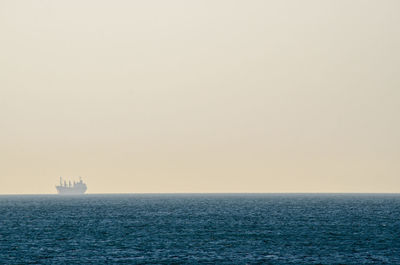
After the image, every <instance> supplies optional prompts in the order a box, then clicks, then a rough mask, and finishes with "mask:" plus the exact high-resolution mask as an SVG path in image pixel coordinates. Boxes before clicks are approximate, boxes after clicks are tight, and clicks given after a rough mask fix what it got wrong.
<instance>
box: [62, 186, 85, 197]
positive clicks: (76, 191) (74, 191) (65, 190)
mask: <svg viewBox="0 0 400 265" xmlns="http://www.w3.org/2000/svg"><path fill="white" fill-rule="evenodd" d="M56 188H57V192H58V194H60V195H82V194H84V193H85V192H86V187H82V188H70V187H63V186H57V187H56Z"/></svg>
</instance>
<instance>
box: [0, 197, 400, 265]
mask: <svg viewBox="0 0 400 265" xmlns="http://www.w3.org/2000/svg"><path fill="white" fill-rule="evenodd" d="M0 263H1V264H182V263H186V264H400V196H399V195H367V194H359V195H350V194H347V195H339V194H338V195H333V194H330V195H316V194H303V195H301V194H298V195H294V194H259V195H245V194H243V195H240V194H236V195H222V194H221V195H199V194H197V195H85V196H78V197H58V196H56V195H54V196H51V195H48V196H0Z"/></svg>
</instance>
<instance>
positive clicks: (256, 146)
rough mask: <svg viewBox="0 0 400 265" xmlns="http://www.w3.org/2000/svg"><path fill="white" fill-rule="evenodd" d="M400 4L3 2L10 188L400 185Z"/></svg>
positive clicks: (2, 157)
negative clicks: (80, 183) (81, 183)
mask: <svg viewBox="0 0 400 265" xmlns="http://www.w3.org/2000/svg"><path fill="white" fill-rule="evenodd" d="M398 10H400V2H399V1H397V0H384V1H358V0H353V1H347V0H346V1H342V0H339V1H338V0H323V1H321V0H305V1H294V0H293V1H290V0H288V1H281V0H279V1H263V0H254V1H227V0H220V1H208V0H206V1H183V0H171V1H161V0H155V1H126V0H118V1H107V0H100V1H97V0H96V1H94V0H84V1H61V0H52V1H12V0H4V1H1V2H0V32H1V34H0V47H1V49H0V58H1V60H0V161H1V166H0V193H1V194H27V193H30V194H32V193H34V194H41V193H55V192H56V190H55V188H54V186H55V185H56V184H57V183H58V178H59V176H63V177H66V178H68V177H75V176H76V177H75V180H77V176H82V177H83V178H84V180H85V182H87V183H88V192H89V193H132V192H133V193H134V192H145V193H146V192H147V193H151V192H155V193H158V192H161V193H163V192H168V193H174V192H398V191H399V190H400V180H399V179H400V178H399V172H400V161H399V158H400V153H399V152H400V151H399V150H400V141H399V135H400V120H399V119H400V115H399V113H400V109H399V108H400V107H399V106H400V104H399V98H400V90H399V87H400V73H399V69H400V50H399V47H400V27H399V25H400V16H399V12H398Z"/></svg>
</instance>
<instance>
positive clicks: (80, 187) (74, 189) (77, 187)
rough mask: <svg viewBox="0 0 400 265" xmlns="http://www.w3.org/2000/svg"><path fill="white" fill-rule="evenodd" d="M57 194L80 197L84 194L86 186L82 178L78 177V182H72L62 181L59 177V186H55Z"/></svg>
mask: <svg viewBox="0 0 400 265" xmlns="http://www.w3.org/2000/svg"><path fill="white" fill-rule="evenodd" d="M56 189H57V192H58V194H60V195H80V194H84V193H85V192H86V190H87V186H86V184H85V183H84V182H83V181H82V178H81V177H79V182H75V181H74V182H73V184H71V181H68V185H67V181H66V180H64V182H63V179H62V177H60V185H58V186H56Z"/></svg>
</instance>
